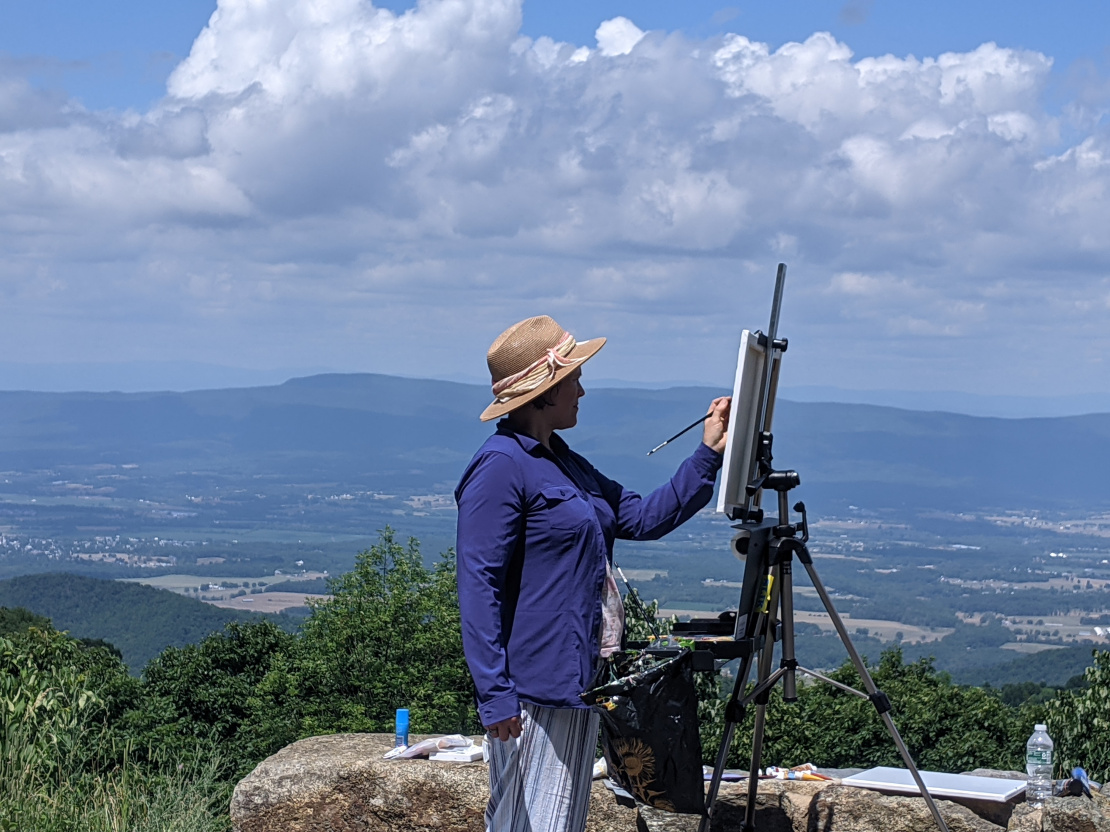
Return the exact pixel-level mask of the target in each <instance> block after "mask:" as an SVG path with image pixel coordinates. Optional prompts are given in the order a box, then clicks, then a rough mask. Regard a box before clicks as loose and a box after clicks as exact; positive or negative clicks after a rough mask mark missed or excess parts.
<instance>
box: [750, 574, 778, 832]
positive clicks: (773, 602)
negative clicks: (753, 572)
mask: <svg viewBox="0 0 1110 832" xmlns="http://www.w3.org/2000/svg"><path fill="white" fill-rule="evenodd" d="M781 572H782V569H781V566H776V567H775V568H774V569H772V570H771V574H772V575H774V582H773V583H772V585H771V597H770V598H768V599H767V615H766V632H765V634H764V638H763V650H762V651H761V652H760V654H759V685H758V686H759V687H765V686H766V685H767V680H768V679H769V678H770V676H771V662H772V661H774V656H775V627H776V625H777V614H776V613H777V610H778V605H779V598H780V597H781V587H782V580H781V577H782V576H781ZM769 696H770V690H769V689H766V690H763V691H761V692H760V694H759V696H758V697H757V698H756V700H755V725H754V727H753V729H752V759H751V766H750V768H749V769H748V802H747V805H746V806H745V807H744V825H743V827H741V828H742V830H743V832H752V830H754V829H755V804H756V798H757V797H758V794H759V764H760V763H761V762H762V760H763V734H764V731H765V729H766V727H767V700H768V698H769Z"/></svg>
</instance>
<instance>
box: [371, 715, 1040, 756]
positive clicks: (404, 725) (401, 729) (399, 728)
mask: <svg viewBox="0 0 1110 832" xmlns="http://www.w3.org/2000/svg"><path fill="white" fill-rule="evenodd" d="M394 730H395V731H396V734H395V736H394V738H393V745H394V746H396V747H397V748H401V747H408V744H409V709H408V708H398V709H397V725H396V728H395V729H394ZM1046 736H1047V735H1046ZM1049 742H1050V743H1051V742H1052V740H1049Z"/></svg>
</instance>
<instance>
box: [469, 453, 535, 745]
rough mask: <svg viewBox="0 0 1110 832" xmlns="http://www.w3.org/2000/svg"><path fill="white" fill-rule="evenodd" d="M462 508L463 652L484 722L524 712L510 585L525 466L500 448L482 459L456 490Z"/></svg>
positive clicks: (483, 455)
mask: <svg viewBox="0 0 1110 832" xmlns="http://www.w3.org/2000/svg"><path fill="white" fill-rule="evenodd" d="M455 497H456V501H457V503H458V507H459V518H458V539H457V563H458V584H459V607H460V612H461V618H462V639H463V650H464V652H465V654H466V661H467V664H468V666H469V667H470V673H471V675H472V676H473V678H474V684H475V687H476V688H477V691H478V713H479V716H480V717H481V720H482V724H483V725H492V724H493V723H495V722H500V721H501V720H503V719H508V718H509V717H513V716H519V715H520V700H519V698H518V696H517V690H516V686H515V685H514V684H513V681H512V679H511V678H510V677H509V673H508V662H507V658H506V642H507V639H508V634H507V633H506V632H505V614H504V613H505V604H506V603H507V602H509V603H515V600H516V599H515V593H511V594H512V596H513V597H510V592H509V591H508V588H507V586H506V579H507V576H508V574H509V567H510V563H511V561H512V558H513V555H514V553H515V551H516V549H517V546H518V543H519V540H520V534H521V531H520V530H521V521H522V517H523V485H522V481H521V474H520V471H519V466H517V465H516V464H515V463H514V462H513V460H511V459H510V458H509V457H507V456H506V455H504V454H502V453H498V452H496V451H494V452H489V453H486V454H482V455H480V456H479V457H477V458H476V459H475V460H474V461H473V462H472V463H471V465H470V467H469V468H468V470H467V472H466V474H465V475H464V476H463V479H462V481H461V482H460V483H459V487H458V489H457V490H456V492H455Z"/></svg>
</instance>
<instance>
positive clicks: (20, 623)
mask: <svg viewBox="0 0 1110 832" xmlns="http://www.w3.org/2000/svg"><path fill="white" fill-rule="evenodd" d="M29 627H38V628H39V629H45V628H49V627H50V619H49V618H45V617H44V616H41V615H35V614H34V613H33V612H31V611H30V610H28V609H25V608H24V607H0V636H9V635H12V634H13V633H21V632H23V631H24V630H26V629H28V628H29Z"/></svg>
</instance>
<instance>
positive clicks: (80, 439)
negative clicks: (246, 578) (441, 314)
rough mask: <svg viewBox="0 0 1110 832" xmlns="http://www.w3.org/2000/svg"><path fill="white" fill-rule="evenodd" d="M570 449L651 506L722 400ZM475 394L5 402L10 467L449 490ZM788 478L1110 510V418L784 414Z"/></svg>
mask: <svg viewBox="0 0 1110 832" xmlns="http://www.w3.org/2000/svg"><path fill="white" fill-rule="evenodd" d="M586 382H587V396H586V398H585V399H584V400H583V402H582V405H581V411H580V413H581V421H580V425H579V427H577V428H575V429H574V430H573V431H568V432H567V433H566V438H567V440H568V441H569V442H570V443H571V445H572V447H574V448H575V449H576V450H579V451H581V452H582V453H585V454H586V455H587V456H588V457H589V458H590V459H591V461H592V462H594V464H595V465H597V467H598V468H599V469H601V470H602V471H604V472H605V473H606V474H608V475H609V476H612V477H614V478H616V479H619V480H621V481H623V482H625V484H626V485H629V486H630V487H634V488H641V489H644V488H650V487H653V486H654V485H657V484H658V482H659V481H660V480H661V478H662V477H665V476H667V475H668V474H669V473H670V472H671V471H672V470H673V468H674V466H675V464H676V462H677V460H678V459H679V458H680V457H681V456H682V455H683V454H684V453H687V452H688V451H689V450H690V449H691V448H692V447H693V445H694V443H695V442H696V441H697V435H696V432H692V433H691V434H690V435H689V436H687V437H684V438H683V439H682V440H679V441H678V442H676V443H675V447H673V448H668V449H666V450H664V451H662V452H660V453H658V454H656V455H655V456H652V457H647V456H645V454H646V452H647V450H648V449H649V448H652V447H654V446H655V445H656V444H658V443H659V442H660V441H662V440H663V439H665V438H666V437H667V436H670V435H671V434H672V433H674V432H675V431H676V430H677V429H679V428H681V427H682V426H684V425H685V424H688V423H689V422H690V421H691V420H692V419H693V418H696V416H697V415H699V414H700V413H703V412H704V411H705V407H706V405H707V404H708V402H709V401H710V399H711V398H712V397H713V396H715V395H720V394H721V393H723V392H726V391H722V390H716V389H711V388H704V387H685V388H682V387H679V388H669V389H666V390H651V389H642V388H610V389H604V388H603V389H590V388H589V386H588V378H587V380H586ZM488 400H489V392H488V389H487V388H485V387H483V386H480V385H471V384H459V383H453V382H445V381H422V380H417V379H408V378H398V377H393V376H383V375H372V374H325V375H318V376H309V377H305V378H298V379H292V380H290V381H287V382H285V383H284V384H280V385H275V386H269V387H251V388H238V389H224V390H204V391H194V392H188V393H26V392H0V466H2V467H3V468H5V469H16V470H27V469H35V468H52V467H58V466H65V465H72V464H84V465H91V464H100V463H108V464H125V463H131V464H138V465H142V466H150V467H152V468H155V469H158V468H161V469H169V468H175V467H176V468H182V467H187V466H188V467H192V468H202V469H203V468H206V469H210V470H223V469H226V468H229V467H234V468H235V470H237V471H245V472H256V473H257V474H258V475H263V474H266V473H268V472H269V473H272V472H280V473H281V474H283V475H289V474H297V475H300V474H303V475H304V476H306V477H310V476H316V477H327V478H332V479H339V480H342V479H343V478H344V477H345V476H350V475H353V474H355V473H358V474H365V473H367V472H371V473H372V474H373V475H374V476H375V477H377V479H378V480H379V481H380V482H382V483H384V484H391V483H392V484H398V485H401V486H407V487H414V488H415V487H424V486H429V487H430V486H431V485H432V484H436V485H437V487H439V488H440V489H443V488H447V487H450V485H451V484H453V483H454V482H455V481H456V480H457V478H458V475H459V473H460V472H461V470H462V468H463V466H464V465H465V464H466V461H467V460H468V459H469V458H470V456H471V455H472V454H473V452H474V451H475V449H476V448H477V447H478V446H479V445H480V444H481V443H482V441H484V439H485V437H486V436H488V435H489V433H490V431H491V430H492V429H493V426H492V425H486V424H482V423H480V422H479V421H478V418H477V415H478V413H480V412H481V410H482V408H483V407H484V406H485V405H486V404H487V403H488ZM774 428H775V459H776V464H778V465H781V466H783V467H789V468H794V469H796V470H798V471H799V473H800V474H801V477H802V488H801V489H800V491H799V493H800V494H801V495H802V496H804V497H805V498H806V499H818V500H821V501H827V502H828V503H830V505H836V506H842V505H847V504H855V505H865V506H868V507H883V506H900V507H906V506H925V507H930V506H931V507H938V508H945V509H952V508H959V507H963V508H975V509H979V508H982V507H998V508H1011V507H1039V506H1048V507H1071V506H1076V505H1082V506H1084V507H1088V508H1094V507H1099V506H1104V505H1107V504H1110V476H1107V475H1106V474H1105V473H1104V472H1105V471H1106V470H1110V414H1093V415H1087V416H1071V417H1057V418H1039V419H1000V418H987V417H974V416H961V415H957V414H951V413H940V412H924V411H910V410H901V409H896V408H891V407H880V406H875V405H862V404H860V405H853V404H828V403H798V402H791V401H787V400H780V401H779V402H778V406H777V408H776V421H775V425H774Z"/></svg>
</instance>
